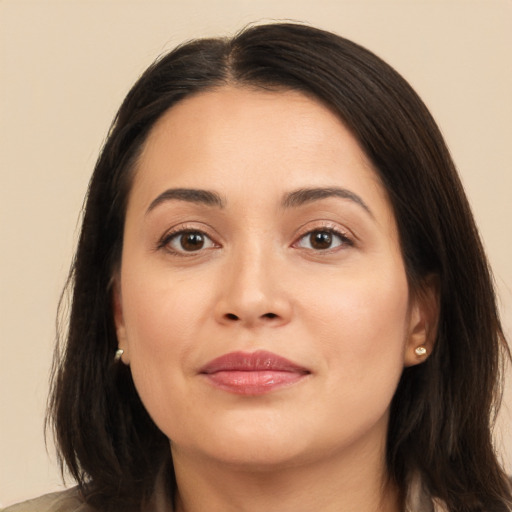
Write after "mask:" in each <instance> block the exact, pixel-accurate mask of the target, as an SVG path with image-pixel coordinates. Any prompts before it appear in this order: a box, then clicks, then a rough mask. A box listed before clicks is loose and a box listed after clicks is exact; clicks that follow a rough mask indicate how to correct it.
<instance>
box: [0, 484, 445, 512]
mask: <svg viewBox="0 0 512 512" xmlns="http://www.w3.org/2000/svg"><path fill="white" fill-rule="evenodd" d="M171 510H172V507H171V505H170V504H169V503H166V502H165V500H164V499H162V497H160V498H159V497H158V496H157V497H156V499H155V501H154V503H153V505H152V506H151V507H150V508H149V509H147V510H146V511H145V512H170V511H171ZM405 510H406V512H448V510H447V509H446V507H445V506H444V505H443V504H442V503H440V502H439V500H436V499H435V498H434V499H433V498H431V497H430V496H429V495H428V493H427V492H426V490H425V488H424V487H423V486H422V484H421V480H420V479H419V478H415V479H413V480H412V481H411V485H410V486H409V490H408V493H407V500H406V508H405ZM1 512H98V511H97V510H96V509H94V508H92V507H91V506H90V505H87V504H86V503H84V502H83V501H82V499H81V498H80V496H79V493H78V489H77V488H76V487H74V488H72V489H68V490H66V491H61V492H55V493H52V494H46V495H44V496H40V497H39V498H35V499H33V500H29V501H25V502H23V503H18V504H17V505H12V506H11V507H7V508H6V509H3V510H2V511H1Z"/></svg>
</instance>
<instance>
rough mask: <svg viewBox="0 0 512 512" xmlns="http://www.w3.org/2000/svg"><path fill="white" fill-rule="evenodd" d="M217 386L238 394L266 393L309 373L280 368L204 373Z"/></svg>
mask: <svg viewBox="0 0 512 512" xmlns="http://www.w3.org/2000/svg"><path fill="white" fill-rule="evenodd" d="M203 375H205V377H206V378H207V379H208V381H209V382H210V383H211V384H212V385H213V386H215V387H217V388H220V389H223V390H224V391H229V392H231V393H236V394H238V395H264V394H266V393H270V392H271V391H275V390H277V389H280V388H284V387H288V386H291V385H292V384H295V383H297V382H299V381H300V380H302V379H304V378H305V377H306V376H307V375H308V374H307V373H299V372H289V371H278V370H254V371H233V370H229V371H219V372H215V373H209V374H203Z"/></svg>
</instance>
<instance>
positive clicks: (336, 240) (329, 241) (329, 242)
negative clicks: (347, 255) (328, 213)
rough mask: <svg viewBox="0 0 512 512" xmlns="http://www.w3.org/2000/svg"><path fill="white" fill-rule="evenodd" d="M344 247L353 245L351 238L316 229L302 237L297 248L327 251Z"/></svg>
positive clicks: (331, 231)
mask: <svg viewBox="0 0 512 512" xmlns="http://www.w3.org/2000/svg"><path fill="white" fill-rule="evenodd" d="M343 245H352V242H351V240H350V239H349V238H347V237H346V236H344V235H342V234H341V233H338V232H337V231H334V230H330V229H315V230H314V231H310V232H309V233H306V234H305V235H304V236H302V237H301V238H300V239H299V241H298V242H297V244H296V247H300V248H303V249H310V250H313V251H326V250H329V249H336V248H337V247H341V246H343Z"/></svg>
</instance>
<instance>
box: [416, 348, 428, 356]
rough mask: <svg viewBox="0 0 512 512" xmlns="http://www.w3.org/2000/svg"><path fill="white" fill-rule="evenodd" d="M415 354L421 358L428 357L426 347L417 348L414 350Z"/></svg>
mask: <svg viewBox="0 0 512 512" xmlns="http://www.w3.org/2000/svg"><path fill="white" fill-rule="evenodd" d="M414 352H416V355H417V356H419V357H421V356H424V355H426V353H427V349H426V348H425V347H416V348H415V349H414Z"/></svg>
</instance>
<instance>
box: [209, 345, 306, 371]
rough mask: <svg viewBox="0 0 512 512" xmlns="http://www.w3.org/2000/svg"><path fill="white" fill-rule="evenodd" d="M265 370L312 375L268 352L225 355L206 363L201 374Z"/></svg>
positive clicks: (302, 368)
mask: <svg viewBox="0 0 512 512" xmlns="http://www.w3.org/2000/svg"><path fill="white" fill-rule="evenodd" d="M265 370H266V371H279V372H295V373H310V371H309V370H308V369H307V368H305V367H303V366H301V365H298V364H296V363H294V362H292V361H290V360H288V359H286V358H284V357H282V356H279V355H277V354H274V353H272V352H267V351H266V350H257V351H256V352H230V353H228V354H224V355H222V356H220V357H217V358H215V359H213V360H211V361H210V362H208V363H206V364H205V365H204V366H203V367H201V369H200V370H199V373H203V374H212V373H217V372H226V371H239V372H255V371H265Z"/></svg>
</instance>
